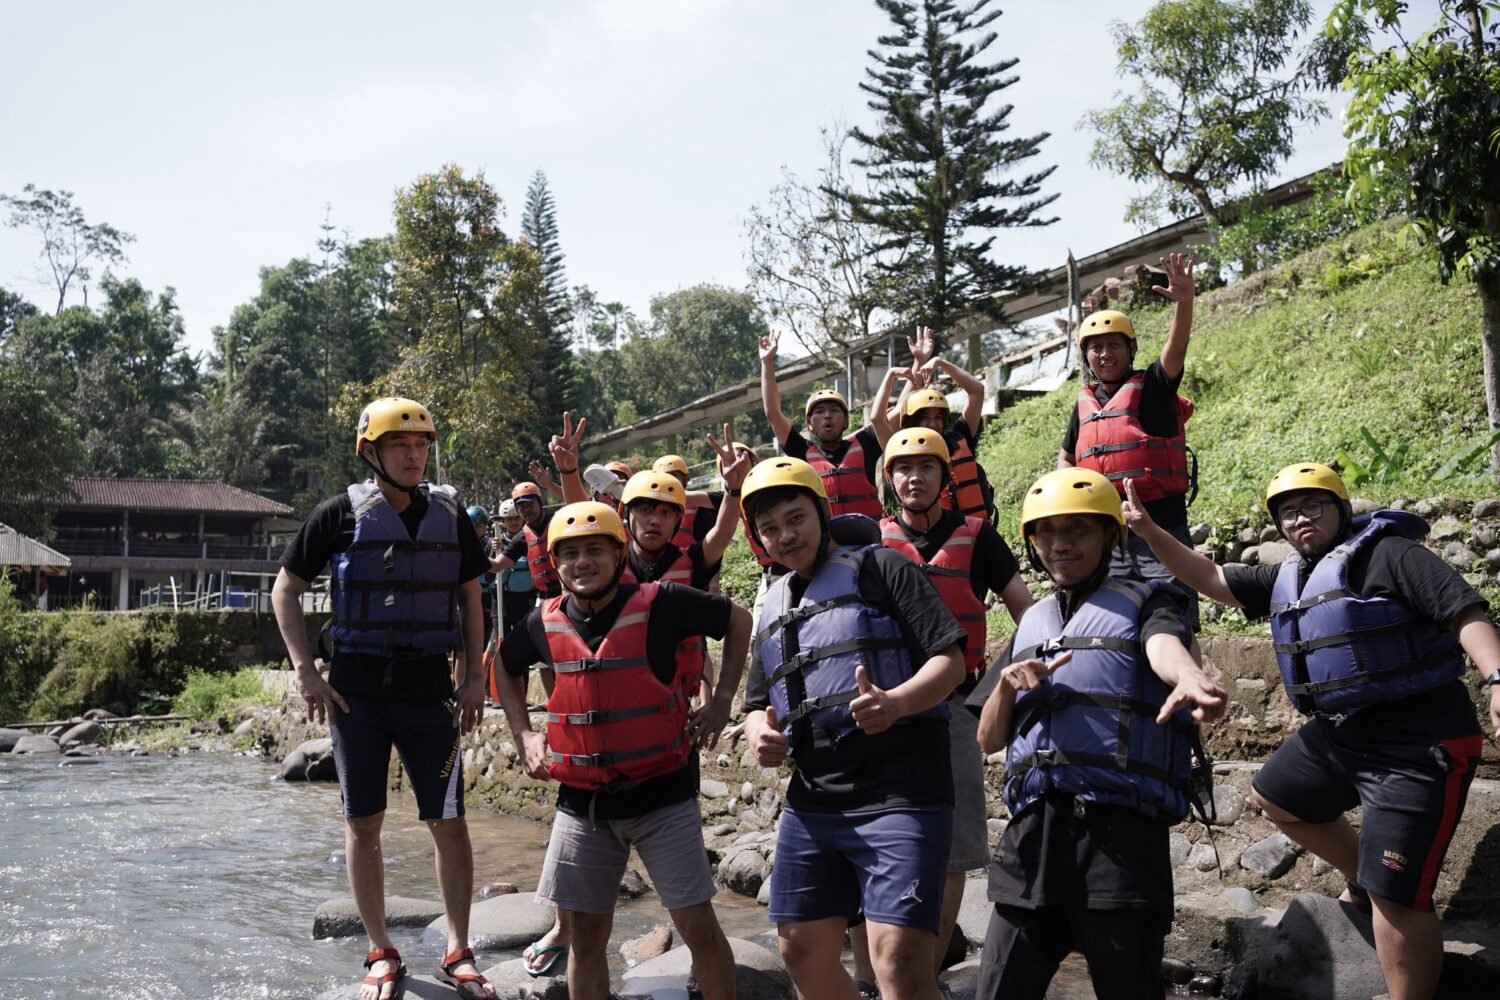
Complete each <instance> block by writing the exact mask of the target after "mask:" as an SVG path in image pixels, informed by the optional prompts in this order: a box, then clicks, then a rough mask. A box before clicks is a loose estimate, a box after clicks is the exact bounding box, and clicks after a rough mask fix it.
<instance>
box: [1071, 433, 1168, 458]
mask: <svg viewBox="0 0 1500 1000" xmlns="http://www.w3.org/2000/svg"><path fill="white" fill-rule="evenodd" d="M1137 448H1175V449H1176V450H1178V451H1187V443H1186V442H1183V441H1168V440H1166V439H1164V438H1147V439H1146V440H1144V441H1126V442H1123V443H1120V444H1096V445H1094V447H1092V448H1085V449H1084V450H1083V451H1081V452H1079V453H1078V457H1079V458H1080V459H1083V458H1088V457H1089V456H1090V455H1108V454H1110V453H1111V452H1116V451H1134V450H1136V449H1137Z"/></svg>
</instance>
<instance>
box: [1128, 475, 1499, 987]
mask: <svg viewBox="0 0 1500 1000" xmlns="http://www.w3.org/2000/svg"><path fill="white" fill-rule="evenodd" d="M1125 510H1126V517H1127V519H1128V520H1129V522H1130V525H1131V527H1132V528H1133V529H1134V530H1135V531H1136V532H1137V533H1138V534H1139V535H1140V537H1141V538H1143V539H1144V540H1145V541H1146V542H1147V543H1149V544H1150V546H1151V548H1152V550H1153V551H1154V552H1155V553H1156V555H1157V556H1158V557H1159V558H1160V559H1161V561H1162V562H1163V564H1165V565H1166V567H1167V568H1168V569H1169V570H1171V571H1172V573H1173V574H1175V575H1176V577H1177V579H1178V580H1180V581H1181V582H1182V583H1184V584H1186V585H1187V586H1189V587H1192V588H1193V589H1194V590H1196V591H1198V592H1199V593H1200V594H1203V595H1204V596H1205V597H1210V598H1213V599H1214V600H1216V601H1219V602H1220V603H1222V604H1227V605H1229V606H1230V607H1233V608H1239V609H1240V610H1242V611H1244V613H1245V615H1246V617H1249V618H1269V619H1270V622H1271V636H1272V638H1273V639H1274V640H1275V650H1276V660H1277V664H1278V665H1279V666H1280V668H1281V678H1282V684H1283V689H1284V690H1285V691H1286V693H1287V696H1288V697H1289V698H1290V699H1291V701H1292V704H1293V705H1294V706H1295V707H1296V708H1297V710H1298V711H1300V712H1302V713H1303V714H1304V715H1308V716H1310V717H1311V718H1310V719H1309V720H1308V722H1307V724H1306V725H1304V726H1303V727H1302V728H1301V729H1299V730H1298V731H1297V732H1296V734H1295V735H1293V736H1292V738H1291V739H1289V740H1287V741H1286V742H1285V743H1283V744H1282V745H1281V747H1280V748H1279V749H1278V750H1277V751H1276V752H1275V753H1274V754H1272V755H1271V757H1270V759H1269V760H1267V761H1266V763H1265V766H1263V767H1262V768H1261V769H1260V770H1259V771H1258V772H1257V773H1256V775H1255V781H1254V784H1253V787H1252V794H1253V797H1254V799H1255V801H1256V802H1257V803H1258V804H1259V805H1260V807H1261V808H1262V809H1263V810H1265V813H1266V815H1267V816H1269V817H1270V818H1271V820H1272V822H1274V823H1275V824H1276V826H1277V827H1278V828H1280V829H1281V831H1282V832H1283V833H1285V834H1286V835H1287V836H1288V837H1290V838H1291V839H1292V840H1294V841H1296V842H1297V843H1298V844H1300V845H1302V846H1303V847H1304V848H1306V849H1307V850H1309V851H1311V852H1312V853H1314V854H1316V855H1317V856H1319V857H1321V858H1322V859H1323V860H1325V861H1327V862H1328V863H1329V864H1331V865H1333V866H1334V867H1335V868H1337V869H1338V870H1339V871H1340V872H1342V873H1343V874H1344V877H1345V878H1347V879H1348V880H1349V887H1348V889H1347V890H1346V891H1345V893H1344V894H1343V896H1341V897H1340V898H1341V899H1343V900H1344V901H1345V902H1349V903H1352V904H1353V905H1356V906H1359V907H1360V908H1362V909H1372V914H1371V919H1372V922H1373V925H1374V934H1375V952H1376V954H1377V955H1378V956H1379V958H1380V967H1381V970H1382V971H1383V972H1384V973H1385V981H1386V988H1387V989H1388V990H1389V992H1390V995H1391V998H1392V1000H1425V998H1428V997H1431V996H1433V994H1434V992H1435V991H1436V989H1437V983H1438V979H1439V977H1440V975H1441V974H1442V967H1443V931H1442V926H1441V924H1440V923H1439V921H1438V917H1437V914H1436V913H1435V912H1434V910H1433V902H1432V892H1433V886H1434V885H1435V884H1436V882H1437V875H1438V870H1439V869H1440V868H1441V867H1442V863H1443V857H1444V856H1445V855H1446V854H1447V852H1448V845H1449V843H1450V842H1451V840H1452V838H1453V832H1454V830H1455V828H1456V827H1457V825H1458V821H1459V818H1460V817H1461V816H1462V815H1463V810H1464V804H1465V802H1466V800H1467V797H1468V790H1469V784H1470V783H1471V782H1472V781H1473V779H1474V768H1475V766H1476V765H1477V764H1478V762H1479V756H1480V752H1481V750H1482V742H1481V741H1482V735H1481V731H1480V728H1479V725H1478V723H1477V722H1476V721H1475V718H1474V707H1473V705H1472V703H1471V702H1470V701H1469V697H1468V694H1467V693H1466V692H1465V691H1464V687H1463V684H1462V682H1461V680H1460V678H1462V677H1463V675H1464V672H1465V667H1464V654H1465V653H1467V654H1468V655H1469V656H1470V658H1472V659H1473V661H1474V664H1475V666H1476V667H1477V668H1478V669H1479V672H1480V674H1481V675H1482V676H1483V678H1484V680H1483V682H1482V683H1483V684H1484V685H1485V686H1486V687H1487V688H1488V693H1489V708H1490V723H1491V724H1492V725H1493V726H1494V727H1495V731H1496V733H1497V735H1500V694H1497V693H1496V692H1497V690H1500V636H1497V634H1496V632H1495V628H1494V626H1492V625H1491V624H1490V622H1489V619H1488V618H1487V617H1486V616H1485V611H1486V610H1487V608H1488V604H1487V603H1486V602H1485V600H1484V598H1482V597H1480V596H1479V594H1478V593H1476V592H1475V591H1474V589H1473V588H1472V587H1470V586H1469V585H1468V584H1467V583H1466V582H1465V581H1464V579H1463V577H1461V576H1459V575H1458V573H1456V572H1455V571H1454V570H1453V569H1452V568H1451V567H1449V566H1448V565H1447V564H1446V563H1444V562H1443V561H1442V560H1441V559H1439V558H1438V557H1437V556H1436V555H1435V554H1434V553H1432V552H1430V551H1428V550H1427V549H1426V548H1425V547H1424V546H1423V545H1422V544H1421V541H1420V539H1421V538H1422V537H1423V536H1425V535H1426V534H1427V531H1428V528H1427V523H1426V522H1425V521H1423V520H1422V518H1420V517H1418V516H1417V515H1416V514H1411V513H1407V512H1405V511H1398V510H1376V511H1374V512H1372V513H1369V514H1362V515H1360V516H1358V517H1355V516H1354V512H1353V506H1352V504H1351V503H1350V500H1349V491H1348V489H1347V488H1346V487H1345V486H1344V481H1343V480H1342V479H1341V478H1339V475H1338V473H1336V472H1334V471H1333V470H1332V469H1331V468H1329V467H1328V466H1326V465H1321V464H1319V463H1317V462H1299V463H1297V464H1295V465H1289V466H1287V467H1286V468H1284V469H1282V470H1281V471H1280V472H1278V473H1277V474H1276V476H1275V478H1273V479H1272V480H1271V482H1270V485H1269V486H1267V488H1266V513H1267V514H1269V515H1270V516H1271V520H1272V521H1273V522H1274V523H1275V524H1276V527H1277V529H1278V530H1279V531H1280V532H1281V533H1282V535H1283V536H1284V537H1285V538H1286V540H1287V541H1288V542H1289V543H1291V546H1292V548H1293V549H1294V550H1295V551H1294V554H1293V555H1291V556H1290V557H1288V558H1287V559H1286V561H1285V562H1283V563H1281V564H1280V565H1279V566H1224V567H1220V566H1217V565H1215V564H1214V562H1213V561H1212V560H1210V559H1208V558H1207V557H1206V556H1203V555H1200V554H1198V553H1197V552H1194V551H1193V550H1192V549H1190V548H1188V547H1187V546H1186V545H1183V544H1181V543H1180V542H1179V541H1177V540H1176V539H1175V538H1173V537H1172V536H1171V535H1170V534H1169V533H1168V532H1166V531H1164V530H1162V529H1161V528H1159V527H1158V526H1157V525H1156V524H1155V523H1153V521H1152V519H1151V517H1150V515H1149V514H1148V513H1147V512H1146V509H1145V507H1144V505H1143V504H1141V503H1140V501H1139V499H1138V498H1137V496H1136V495H1135V494H1134V491H1133V490H1132V491H1130V503H1128V504H1127V505H1126V508H1125ZM1356 806H1357V807H1360V808H1361V810H1362V821H1361V824H1360V828H1359V830H1357V831H1356V830H1355V829H1354V828H1353V827H1352V826H1351V825H1350V824H1349V821H1348V820H1347V819H1346V818H1345V816H1344V814H1345V813H1346V812H1347V811H1348V810H1350V809H1353V808H1355V807H1356Z"/></svg>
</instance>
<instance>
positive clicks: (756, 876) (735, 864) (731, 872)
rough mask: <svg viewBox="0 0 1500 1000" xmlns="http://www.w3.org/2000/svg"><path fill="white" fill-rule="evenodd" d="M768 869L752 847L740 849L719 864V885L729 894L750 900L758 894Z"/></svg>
mask: <svg viewBox="0 0 1500 1000" xmlns="http://www.w3.org/2000/svg"><path fill="white" fill-rule="evenodd" d="M769 871H770V867H769V866H768V865H767V864H766V859H765V856H764V855H763V854H761V853H760V851H758V850H756V849H755V848H754V847H750V846H745V847H741V848H739V849H738V850H736V851H734V853H732V854H730V855H729V856H728V857H726V858H725V859H724V860H723V861H720V862H719V873H718V878H719V884H720V885H722V886H724V888H726V889H728V890H729V891H731V892H737V893H739V894H740V895H741V896H749V897H751V898H752V899H753V898H755V895H756V894H757V893H758V892H760V886H761V883H762V882H764V881H765V880H766V875H767V874H768V872H769Z"/></svg>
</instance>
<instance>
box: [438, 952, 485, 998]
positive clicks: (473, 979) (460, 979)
mask: <svg viewBox="0 0 1500 1000" xmlns="http://www.w3.org/2000/svg"><path fill="white" fill-rule="evenodd" d="M464 962H469V963H472V964H473V965H474V967H475V968H476V969H478V968H479V963H478V962H475V961H474V949H473V948H460V949H459V950H458V951H450V952H449V953H448V954H446V955H444V956H443V964H442V965H439V966H438V970H437V973H436V975H437V979H438V982H440V983H446V984H447V985H449V986H451V987H453V988H454V989H455V990H457V991H458V995H459V996H461V997H468V998H475V1000H486V998H487V997H491V996H494V995H495V991H494V990H493V989H492V988H491V987H490V981H489V980H488V979H486V978H484V976H482V975H481V974H480V973H478V972H454V971H453V967H454V966H455V965H462V964H463V963H464ZM470 986H477V987H479V992H478V993H473V992H470V990H469V987H470Z"/></svg>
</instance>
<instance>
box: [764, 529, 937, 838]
mask: <svg viewBox="0 0 1500 1000" xmlns="http://www.w3.org/2000/svg"><path fill="white" fill-rule="evenodd" d="M788 579H789V585H790V586H791V588H792V593H791V598H792V601H793V603H795V602H796V601H797V600H798V599H800V597H801V595H802V594H803V593H804V592H805V591H806V589H807V584H808V581H806V580H804V579H802V578H801V577H797V576H791V577H789V578H788ZM859 595H860V598H861V600H863V601H864V602H865V603H866V604H869V605H871V606H873V607H876V608H879V609H880V610H881V611H883V612H885V613H886V614H888V615H890V616H891V617H892V618H894V619H896V621H897V622H898V623H900V625H901V629H902V631H903V632H904V633H905V634H906V639H907V644H908V647H909V650H910V655H911V658H912V664H913V666H914V667H920V666H921V665H922V664H923V663H925V662H927V660H929V659H931V658H932V657H933V656H935V655H937V654H938V653H940V652H942V651H943V650H944V649H947V648H948V647H949V646H952V645H954V644H958V645H959V646H962V645H963V644H964V630H963V626H961V625H959V623H958V619H956V618H954V617H953V612H951V611H949V610H948V608H947V606H946V605H944V604H943V602H942V600H941V599H940V598H939V597H938V594H937V591H936V590H935V589H933V586H932V583H931V582H930V581H929V580H928V579H927V576H926V574H924V573H923V572H922V571H921V570H919V569H917V567H916V566H914V565H913V564H912V561H911V560H910V559H908V558H906V557H905V556H903V555H902V554H901V553H899V552H896V551H894V550H893V549H886V548H877V549H872V550H871V551H870V552H869V553H868V554H867V555H866V556H865V557H864V560H863V561H862V562H861V563H860V567H859ZM765 613H767V614H773V615H774V612H771V611H770V608H769V605H767V610H766V612H765ZM759 652H760V651H759V649H758V648H757V649H756V650H755V656H754V657H752V662H751V664H750V666H749V668H748V669H747V670H746V677H745V710H746V711H747V712H749V711H754V710H756V709H764V708H766V707H767V706H769V705H770V703H771V702H770V692H769V687H768V685H767V683H766V675H765V671H764V670H763V669H762V667H761V665H760V656H759ZM810 730H811V727H808V726H798V727H796V729H795V731H794V733H793V739H794V743H793V748H792V749H793V754H794V756H795V758H796V760H795V763H796V768H795V770H794V771H793V772H792V781H791V786H790V787H789V788H788V789H787V799H786V800H787V804H788V805H790V806H792V807H794V808H798V809H806V810H816V811H823V812H860V811H863V810H869V809H889V808H894V807H898V806H914V805H933V804H940V803H951V802H952V801H953V772H952V768H951V764H950V759H949V750H948V724H947V722H946V721H945V720H943V719H931V720H927V719H923V720H917V721H911V722H903V723H901V724H899V725H896V726H893V727H891V728H890V729H888V730H886V731H885V732H883V733H879V734H876V735H874V736H869V735H866V734H865V733H862V732H859V731H858V730H855V731H852V732H850V733H848V734H847V735H845V736H844V737H842V738H841V739H839V740H838V742H837V743H835V742H833V741H832V740H830V739H828V738H826V737H825V736H823V735H822V734H820V733H815V732H811V731H810Z"/></svg>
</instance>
